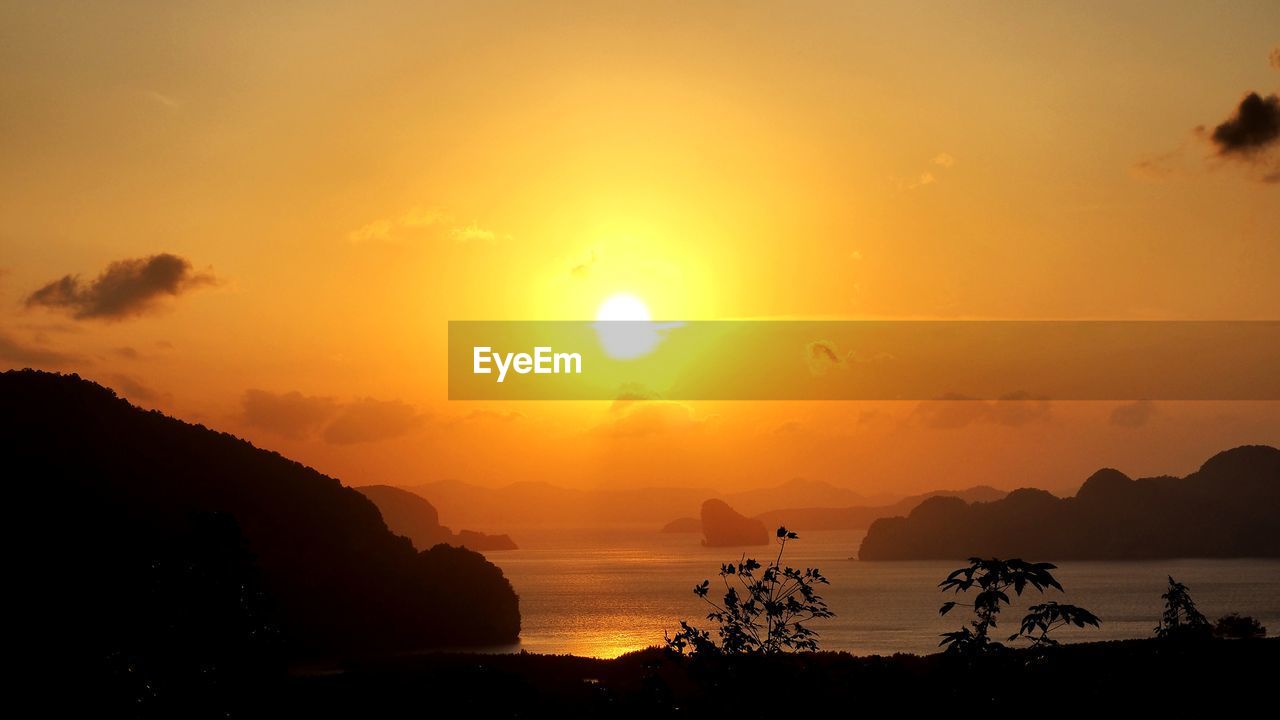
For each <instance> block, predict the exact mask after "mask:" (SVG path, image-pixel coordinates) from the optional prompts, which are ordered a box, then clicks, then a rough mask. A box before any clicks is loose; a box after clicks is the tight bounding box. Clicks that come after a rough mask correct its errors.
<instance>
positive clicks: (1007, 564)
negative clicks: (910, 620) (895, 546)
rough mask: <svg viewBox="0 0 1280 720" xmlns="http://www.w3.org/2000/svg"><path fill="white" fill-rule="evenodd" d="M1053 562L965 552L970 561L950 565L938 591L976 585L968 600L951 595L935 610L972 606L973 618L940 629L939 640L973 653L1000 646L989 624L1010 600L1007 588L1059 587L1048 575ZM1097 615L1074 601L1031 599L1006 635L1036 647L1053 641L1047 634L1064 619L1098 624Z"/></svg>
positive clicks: (948, 646) (953, 649)
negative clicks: (953, 627)
mask: <svg viewBox="0 0 1280 720" xmlns="http://www.w3.org/2000/svg"><path fill="white" fill-rule="evenodd" d="M1056 568H1057V566H1056V565H1053V564H1051V563H1029V562H1026V561H1024V560H1021V559H1018V558H1014V559H1012V560H1000V559H997V558H991V559H986V560H984V559H982V558H976V557H975V558H969V565H968V566H966V567H962V568H959V569H957V570H955V571H953V572H952V573H951V574H950V575H948V576H947V577H946V579H945V580H943V581H942V582H940V583H938V587H939V588H941V589H942V591H943V592H946V591H948V590H950V591H951V592H953V593H956V594H959V593H967V592H969V590H971V589H973V588H975V587H976V588H977V589H978V594H977V595H976V596H975V597H974V600H973V603H971V604H970V603H962V602H959V601H956V600H953V601H949V602H945V603H943V604H942V607H940V608H938V614H939V615H946V614H947V613H949V612H951V610H952V609H954V608H955V607H957V606H959V607H968V608H972V609H973V615H974V619H973V620H972V621H971V622H970V623H969V625H968V626H967V627H962V628H960V629H959V630H956V631H955V632H949V633H944V634H943V635H942V641H941V642H940V643H938V644H939V645H940V646H943V647H945V648H946V652H948V653H950V654H958V655H976V654H982V653H988V652H993V651H998V650H1001V649H1003V648H1004V645H1003V644H1002V643H1000V642H997V641H994V640H992V639H991V629H992V628H994V627H996V625H997V623H998V621H999V617H1000V611H1001V609H1002V608H1001V606H1002V605H1009V604H1010V600H1009V591H1010V590H1012V591H1013V592H1014V594H1015V595H1019V596H1021V595H1022V591H1023V590H1025V589H1026V588H1027V587H1028V586H1030V587H1033V588H1035V589H1036V590H1038V591H1040V592H1042V593H1043V592H1045V591H1046V590H1047V589H1049V588H1054V589H1056V590H1058V591H1062V584H1061V583H1059V582H1058V580H1057V578H1055V577H1054V576H1053V573H1052V572H1050V571H1051V570H1055V569H1056ZM1100 624H1101V621H1100V620H1098V618H1097V616H1095V615H1094V614H1093V613H1091V612H1089V611H1088V610H1085V609H1084V608H1081V607H1076V606H1075V605H1066V604H1063V603H1058V602H1046V603H1042V604H1039V605H1032V606H1031V607H1030V608H1028V612H1027V615H1026V616H1025V617H1024V618H1023V619H1022V624H1021V626H1020V627H1019V629H1018V632H1016V633H1014V634H1012V635H1010V636H1009V640H1008V641H1009V642H1013V641H1014V640H1017V639H1018V638H1026V639H1027V640H1029V641H1031V644H1032V645H1033V646H1035V647H1044V646H1051V645H1056V644H1057V641H1056V640H1054V639H1053V638H1051V637H1049V633H1051V632H1053V631H1054V630H1057V629H1058V628H1061V627H1065V626H1067V625H1074V626H1076V627H1081V628H1082V627H1084V626H1085V625H1092V626H1094V627H1098V626H1099V625H1100Z"/></svg>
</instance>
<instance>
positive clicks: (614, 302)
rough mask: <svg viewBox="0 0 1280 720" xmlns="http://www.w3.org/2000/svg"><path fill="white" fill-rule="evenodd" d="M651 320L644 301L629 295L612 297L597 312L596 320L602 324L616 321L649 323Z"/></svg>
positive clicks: (622, 294)
mask: <svg viewBox="0 0 1280 720" xmlns="http://www.w3.org/2000/svg"><path fill="white" fill-rule="evenodd" d="M649 319H650V318H649V308H647V307H645V304H644V301H643V300H641V299H640V298H638V297H636V296H635V295H630V294H627V293H618V294H616V295H610V296H609V298H608V299H606V300H605V301H604V302H602V303H600V308H599V309H598V310H596V320H597V321H601V322H611V321H614V320H639V321H642V322H647V321H648V320H649Z"/></svg>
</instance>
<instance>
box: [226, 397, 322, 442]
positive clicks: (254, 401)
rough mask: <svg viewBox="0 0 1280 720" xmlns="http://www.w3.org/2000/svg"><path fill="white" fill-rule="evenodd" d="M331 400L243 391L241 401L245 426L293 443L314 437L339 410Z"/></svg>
mask: <svg viewBox="0 0 1280 720" xmlns="http://www.w3.org/2000/svg"><path fill="white" fill-rule="evenodd" d="M338 407H339V406H338V403H337V402H336V401H334V400H333V399H332V398H326V397H309V396H307V395H303V394H302V393H300V392H296V391H295V392H288V393H283V394H277V393H272V392H267V391H266V390H246V391H245V394H244V398H243V399H242V400H241V413H242V415H241V417H242V419H243V420H244V423H245V424H246V425H248V426H250V427H255V428H258V429H261V430H266V431H267V432H271V433H275V434H276V435H280V436H283V437H287V438H290V439H293V440H304V439H306V438H309V437H311V436H313V435H314V434H315V433H316V432H318V431H319V430H320V428H321V427H323V426H324V424H325V423H326V422H327V421H328V420H329V419H330V418H332V417H333V416H334V414H335V413H337V411H338Z"/></svg>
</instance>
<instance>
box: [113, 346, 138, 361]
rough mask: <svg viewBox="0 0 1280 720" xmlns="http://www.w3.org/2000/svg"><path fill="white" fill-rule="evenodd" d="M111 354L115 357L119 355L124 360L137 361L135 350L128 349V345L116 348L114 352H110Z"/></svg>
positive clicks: (136, 351)
mask: <svg viewBox="0 0 1280 720" xmlns="http://www.w3.org/2000/svg"><path fill="white" fill-rule="evenodd" d="M112 352H114V353H115V354H116V355H119V356H120V357H122V358H125V359H127V360H137V359H138V350H137V348H132V347H129V346H128V345H125V346H123V347H118V348H116V349H115V350H112Z"/></svg>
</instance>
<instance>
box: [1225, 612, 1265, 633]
mask: <svg viewBox="0 0 1280 720" xmlns="http://www.w3.org/2000/svg"><path fill="white" fill-rule="evenodd" d="M1213 634H1214V637H1220V638H1227V639H1232V640H1243V639H1245V638H1260V637H1266V636H1267V629H1266V628H1265V627H1263V626H1262V623H1260V622H1258V620H1257V618H1252V617H1249V616H1248V615H1241V614H1240V613H1231V614H1230V615H1223V616H1222V617H1220V618H1218V622H1217V623H1215V624H1214V626H1213Z"/></svg>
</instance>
